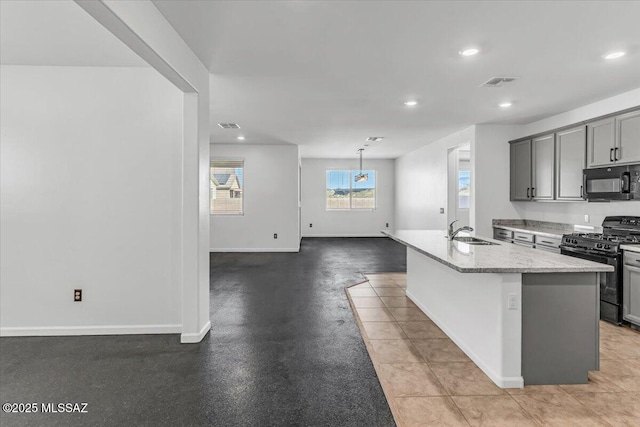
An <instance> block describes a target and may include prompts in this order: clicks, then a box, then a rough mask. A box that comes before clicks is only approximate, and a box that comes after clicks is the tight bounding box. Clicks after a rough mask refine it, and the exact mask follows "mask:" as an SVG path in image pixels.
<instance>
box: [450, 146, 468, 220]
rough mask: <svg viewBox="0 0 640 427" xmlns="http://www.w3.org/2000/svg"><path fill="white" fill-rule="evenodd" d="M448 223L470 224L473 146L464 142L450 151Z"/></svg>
mask: <svg viewBox="0 0 640 427" xmlns="http://www.w3.org/2000/svg"><path fill="white" fill-rule="evenodd" d="M447 165H448V168H447V169H448V172H447V205H448V206H447V212H448V214H447V223H449V224H450V223H451V222H453V221H456V220H457V221H458V223H457V224H456V227H462V226H463V225H470V224H469V221H470V217H469V211H470V208H471V203H472V201H471V146H470V144H468V143H467V144H463V145H459V146H457V147H452V148H450V149H449V151H448V162H447Z"/></svg>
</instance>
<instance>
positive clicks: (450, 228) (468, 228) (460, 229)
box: [447, 219, 473, 240]
mask: <svg viewBox="0 0 640 427" xmlns="http://www.w3.org/2000/svg"><path fill="white" fill-rule="evenodd" d="M456 222H458V220H457V219H456V220H455V221H453V222H452V223H451V224H449V233H448V237H447V238H448V239H449V240H453V238H454V237H456V235H457V234H458V233H459V232H461V231H473V228H471V227H469V226H468V225H465V226H464V227H460V228H458V229H457V230H456V231H453V224H455V223H456Z"/></svg>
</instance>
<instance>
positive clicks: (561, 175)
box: [556, 126, 587, 200]
mask: <svg viewBox="0 0 640 427" xmlns="http://www.w3.org/2000/svg"><path fill="white" fill-rule="evenodd" d="M586 133H587V128H586V126H578V127H575V128H573V129H568V130H565V131H562V132H558V133H557V134H556V200H582V195H583V191H582V170H583V169H584V168H585V166H586V150H585V141H586Z"/></svg>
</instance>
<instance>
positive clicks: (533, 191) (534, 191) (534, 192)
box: [531, 187, 536, 197]
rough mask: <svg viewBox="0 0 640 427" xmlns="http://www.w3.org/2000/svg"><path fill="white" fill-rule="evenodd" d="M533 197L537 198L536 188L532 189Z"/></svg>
mask: <svg viewBox="0 0 640 427" xmlns="http://www.w3.org/2000/svg"><path fill="white" fill-rule="evenodd" d="M531 197H536V187H531Z"/></svg>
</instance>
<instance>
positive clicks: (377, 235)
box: [302, 233, 387, 238]
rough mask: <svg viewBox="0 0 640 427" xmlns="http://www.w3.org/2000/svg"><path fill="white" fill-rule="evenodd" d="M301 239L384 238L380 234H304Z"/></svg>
mask: <svg viewBox="0 0 640 427" xmlns="http://www.w3.org/2000/svg"><path fill="white" fill-rule="evenodd" d="M302 237H385V238H387V236H385V235H383V234H381V233H375V234H304V235H303V236H302Z"/></svg>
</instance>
